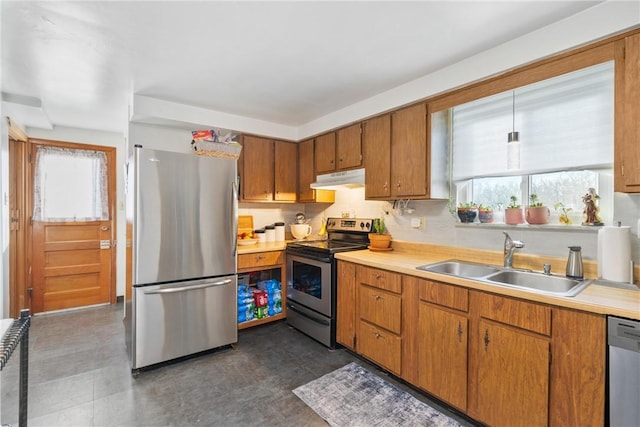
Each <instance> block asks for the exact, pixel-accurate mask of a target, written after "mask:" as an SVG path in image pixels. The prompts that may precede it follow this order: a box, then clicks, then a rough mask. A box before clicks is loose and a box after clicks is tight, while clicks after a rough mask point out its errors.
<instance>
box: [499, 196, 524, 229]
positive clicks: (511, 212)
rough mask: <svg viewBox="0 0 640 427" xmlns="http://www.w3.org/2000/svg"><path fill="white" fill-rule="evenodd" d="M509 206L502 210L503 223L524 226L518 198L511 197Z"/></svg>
mask: <svg viewBox="0 0 640 427" xmlns="http://www.w3.org/2000/svg"><path fill="white" fill-rule="evenodd" d="M510 199H511V201H510V202H509V205H508V206H507V208H506V209H505V210H504V222H505V223H507V224H509V225H518V224H524V213H523V212H522V206H520V205H519V204H518V198H517V197H516V196H511V198H510Z"/></svg>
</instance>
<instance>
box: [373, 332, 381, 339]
mask: <svg viewBox="0 0 640 427" xmlns="http://www.w3.org/2000/svg"><path fill="white" fill-rule="evenodd" d="M374 336H375V337H376V339H380V338H382V335H380V334H379V333H377V332H376V333H375V334H374Z"/></svg>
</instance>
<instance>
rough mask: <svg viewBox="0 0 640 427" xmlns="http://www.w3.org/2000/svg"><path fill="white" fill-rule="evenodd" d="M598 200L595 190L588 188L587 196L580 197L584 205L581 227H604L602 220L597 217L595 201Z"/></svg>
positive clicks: (597, 209)
mask: <svg viewBox="0 0 640 427" xmlns="http://www.w3.org/2000/svg"><path fill="white" fill-rule="evenodd" d="M598 199H600V196H598V195H597V194H596V189H595V188H589V190H588V191H587V194H585V195H584V196H582V203H584V211H583V213H584V221H583V222H582V225H604V223H603V222H602V219H600V216H599V215H598V211H599V210H600V208H598V204H597V201H598Z"/></svg>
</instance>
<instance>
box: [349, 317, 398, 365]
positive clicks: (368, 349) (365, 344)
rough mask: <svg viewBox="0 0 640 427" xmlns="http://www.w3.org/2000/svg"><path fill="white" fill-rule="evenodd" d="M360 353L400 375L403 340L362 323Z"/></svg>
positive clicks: (359, 336)
mask: <svg viewBox="0 0 640 427" xmlns="http://www.w3.org/2000/svg"><path fill="white" fill-rule="evenodd" d="M357 343H358V344H357V346H358V351H359V353H361V354H362V355H363V356H365V357H367V358H369V359H371V360H372V361H374V362H376V363H377V364H379V365H380V366H382V367H385V368H387V369H388V370H390V371H391V372H393V373H395V374H398V375H400V374H401V368H402V338H400V337H399V336H397V335H394V334H392V333H390V332H388V331H385V330H384V329H381V328H378V327H376V326H375V325H371V324H369V323H367V322H365V321H360V332H359V334H358V341H357Z"/></svg>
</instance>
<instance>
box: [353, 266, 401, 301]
mask: <svg viewBox="0 0 640 427" xmlns="http://www.w3.org/2000/svg"><path fill="white" fill-rule="evenodd" d="M356 280H357V282H358V283H364V284H367V285H369V286H373V287H375V288H380V289H386V290H387V291H391V292H395V293H397V294H399V293H401V292H402V276H401V275H399V274H397V273H391V272H389V271H385V270H378V269H377V268H368V267H362V266H358V269H357V270H356Z"/></svg>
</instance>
